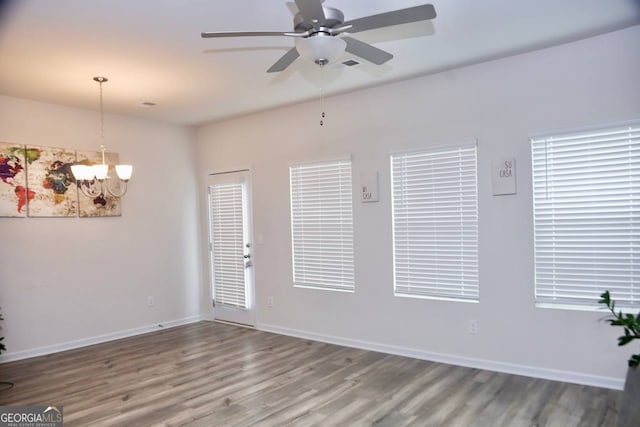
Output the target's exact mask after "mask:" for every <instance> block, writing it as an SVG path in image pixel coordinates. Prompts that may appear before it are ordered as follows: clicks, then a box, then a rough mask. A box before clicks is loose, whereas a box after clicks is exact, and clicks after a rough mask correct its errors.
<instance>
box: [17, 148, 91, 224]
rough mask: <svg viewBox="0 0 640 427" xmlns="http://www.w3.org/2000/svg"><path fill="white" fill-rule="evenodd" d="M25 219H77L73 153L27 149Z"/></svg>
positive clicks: (57, 150)
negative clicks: (26, 203) (27, 196)
mask: <svg viewBox="0 0 640 427" xmlns="http://www.w3.org/2000/svg"><path fill="white" fill-rule="evenodd" d="M26 152H27V153H30V155H31V161H30V162H29V164H28V166H27V188H28V190H29V191H30V192H31V191H32V192H33V193H30V194H29V200H28V210H27V215H28V216H34V217H36V216H76V215H78V190H77V188H76V181H75V179H74V178H73V174H72V173H71V166H72V165H73V164H74V163H75V161H76V153H75V151H71V150H66V149H64V148H52V147H39V146H29V145H28V146H27V148H26Z"/></svg>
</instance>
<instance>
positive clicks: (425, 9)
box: [344, 4, 436, 33]
mask: <svg viewBox="0 0 640 427" xmlns="http://www.w3.org/2000/svg"><path fill="white" fill-rule="evenodd" d="M435 17H436V10H435V8H434V7H433V5H431V4H424V5H421V6H416V7H410V8H407V9H400V10H394V11H392V12H385V13H380V14H378V15H371V16H365V17H364V18H358V19H354V20H352V21H348V22H345V23H344V25H351V26H352V28H351V29H350V30H349V32H350V33H359V32H360V31H367V30H373V29H374V28H384V27H390V26H392V25H400V24H408V23H410V22H418V21H426V20H428V19H433V18H435Z"/></svg>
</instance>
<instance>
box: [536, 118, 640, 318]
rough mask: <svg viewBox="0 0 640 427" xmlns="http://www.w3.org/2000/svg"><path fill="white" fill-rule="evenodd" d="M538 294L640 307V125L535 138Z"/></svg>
mask: <svg viewBox="0 0 640 427" xmlns="http://www.w3.org/2000/svg"><path fill="white" fill-rule="evenodd" d="M531 152H532V154H531V156H532V165H533V218H534V243H535V250H534V253H535V254H534V255H535V297H536V302H539V303H551V304H562V305H565V304H569V305H583V306H584V305H591V306H595V305H596V303H597V301H598V299H599V296H600V294H601V293H602V292H603V291H605V290H609V291H610V292H611V295H612V298H615V299H616V302H617V303H618V305H619V306H620V307H640V283H639V282H638V278H639V277H640V268H639V267H640V127H639V126H637V125H634V126H622V127H613V128H608V129H601V130H597V131H591V132H580V133H571V134H564V135H557V136H553V137H546V138H534V139H532V140H531Z"/></svg>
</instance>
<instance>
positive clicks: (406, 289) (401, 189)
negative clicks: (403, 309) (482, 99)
mask: <svg viewBox="0 0 640 427" xmlns="http://www.w3.org/2000/svg"><path fill="white" fill-rule="evenodd" d="M476 163H477V162H476V144H475V143H474V144H472V145H464V146H461V147H455V148H444V149H437V150H429V151H422V152H418V153H408V154H399V155H393V156H391V182H392V205H393V206H392V213H393V267H394V271H393V273H394V291H395V294H396V295H399V296H411V297H429V298H444V299H455V300H463V301H478V299H479V295H478V294H479V292H478V189H477V177H476Z"/></svg>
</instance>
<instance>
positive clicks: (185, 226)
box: [0, 96, 201, 359]
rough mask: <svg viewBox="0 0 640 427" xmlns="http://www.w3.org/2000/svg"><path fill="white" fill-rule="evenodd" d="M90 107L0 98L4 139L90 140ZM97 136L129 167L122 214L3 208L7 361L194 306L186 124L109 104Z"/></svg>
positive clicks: (93, 115) (174, 318) (127, 329)
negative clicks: (32, 214)
mask: <svg viewBox="0 0 640 427" xmlns="http://www.w3.org/2000/svg"><path fill="white" fill-rule="evenodd" d="M98 117H99V116H98V112H96V111H88V110H79V109H72V108H65V107H61V106H55V105H51V104H43V103H39V102H33V101H28V100H23V99H17V98H10V97H4V96H0V141H5V142H14V143H20V144H34V145H46V146H54V147H67V148H71V149H87V150H97V149H99V144H100V140H99V124H100V122H99V118H98ZM105 134H106V138H107V148H108V150H110V151H114V152H118V153H119V154H120V160H121V161H122V162H128V163H131V164H133V165H134V172H133V178H132V180H131V182H130V185H129V190H128V193H127V195H126V196H125V197H124V199H123V201H122V216H121V217H113V218H0V236H2V237H1V239H2V240H1V243H0V307H1V309H2V315H3V316H4V318H5V320H4V322H3V323H2V335H4V336H5V337H6V338H5V341H4V342H5V344H6V346H7V348H8V352H7V354H5V355H3V359H11V358H15V357H24V356H29V355H33V354H38V353H42V352H49V351H52V350H58V349H62V348H65V347H66V346H74V345H82V344H86V343H88V342H92V341H96V340H101V339H106V338H113V337H116V336H120V335H126V334H128V333H134V332H142V331H145V330H149V329H150V327H151V328H153V327H157V326H156V325H157V324H158V323H167V322H169V323H170V324H171V323H172V322H173V323H175V322H180V321H185V319H187V320H188V319H193V318H194V316H195V318H197V317H198V316H199V300H200V289H201V286H200V282H201V277H200V271H201V265H200V253H199V234H198V233H199V226H198V221H199V207H198V201H197V188H196V173H195V172H194V171H193V165H194V163H195V151H194V139H195V136H194V133H193V130H191V129H189V128H186V127H179V126H172V125H164V124H159V123H155V122H151V121H144V120H140V119H133V118H127V117H121V116H115V115H109V114H107V115H105ZM147 296H153V297H154V298H155V307H153V308H149V307H147Z"/></svg>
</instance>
